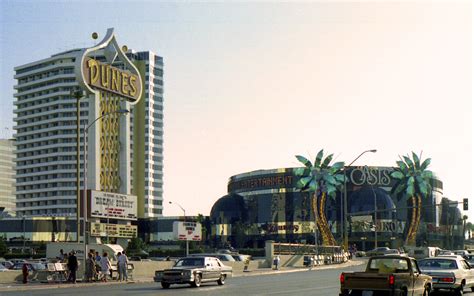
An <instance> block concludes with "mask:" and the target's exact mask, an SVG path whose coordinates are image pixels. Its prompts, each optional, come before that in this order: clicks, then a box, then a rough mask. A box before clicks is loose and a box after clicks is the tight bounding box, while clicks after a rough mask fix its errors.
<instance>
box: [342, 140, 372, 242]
mask: <svg viewBox="0 0 474 296" xmlns="http://www.w3.org/2000/svg"><path fill="white" fill-rule="evenodd" d="M367 152H371V153H375V152H377V149H370V150H365V151H364V152H362V153H361V154H359V156H357V157H356V158H355V159H354V160H353V161H352V162H351V163H349V165H347V166H344V168H343V170H344V211H343V216H344V223H343V224H342V226H343V228H344V229H343V230H344V249H345V250H346V251H348V250H349V231H348V227H347V177H346V168H347V167H350V166H351V165H352V164H353V163H354V162H356V160H358V159H359V158H360V157H361V156H362V155H364V154H365V153H367Z"/></svg>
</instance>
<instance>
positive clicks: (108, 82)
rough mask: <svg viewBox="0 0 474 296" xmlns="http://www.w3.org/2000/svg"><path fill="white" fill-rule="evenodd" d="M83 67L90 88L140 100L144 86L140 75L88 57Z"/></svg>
mask: <svg viewBox="0 0 474 296" xmlns="http://www.w3.org/2000/svg"><path fill="white" fill-rule="evenodd" d="M82 66H83V69H82V71H83V72H82V73H83V75H84V80H85V82H86V83H87V84H88V85H89V86H90V87H92V88H96V89H102V90H105V91H108V92H112V93H115V94H117V95H120V96H123V97H127V98H129V99H131V100H133V101H137V100H138V99H139V97H138V95H139V94H140V93H141V87H142V85H141V83H140V78H139V76H138V75H136V74H132V73H131V72H130V71H124V70H121V69H119V68H117V67H113V66H111V65H108V64H104V63H102V62H99V61H97V60H94V59H91V58H88V57H87V58H86V59H85V62H84V63H83V64H82Z"/></svg>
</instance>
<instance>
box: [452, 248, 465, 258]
mask: <svg viewBox="0 0 474 296" xmlns="http://www.w3.org/2000/svg"><path fill="white" fill-rule="evenodd" d="M453 253H454V254H455V255H459V256H462V257H463V258H464V259H467V256H469V252H468V251H467V250H455V251H454V252H453Z"/></svg>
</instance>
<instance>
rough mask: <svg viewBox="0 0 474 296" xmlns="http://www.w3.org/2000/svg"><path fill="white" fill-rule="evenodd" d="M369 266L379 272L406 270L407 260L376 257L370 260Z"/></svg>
mask: <svg viewBox="0 0 474 296" xmlns="http://www.w3.org/2000/svg"><path fill="white" fill-rule="evenodd" d="M369 268H370V269H371V270H374V271H377V272H379V273H393V272H407V271H408V262H407V260H406V259H397V258H377V259H372V260H371V261H370V266H369Z"/></svg>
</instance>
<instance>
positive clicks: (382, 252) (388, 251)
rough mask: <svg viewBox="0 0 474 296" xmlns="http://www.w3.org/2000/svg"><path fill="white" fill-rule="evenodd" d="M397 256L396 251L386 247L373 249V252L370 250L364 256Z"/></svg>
mask: <svg viewBox="0 0 474 296" xmlns="http://www.w3.org/2000/svg"><path fill="white" fill-rule="evenodd" d="M388 254H390V255H399V254H400V252H399V251H398V250H397V249H390V248H387V247H380V248H375V249H373V250H370V251H368V252H366V255H367V256H369V257H371V256H381V255H388Z"/></svg>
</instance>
